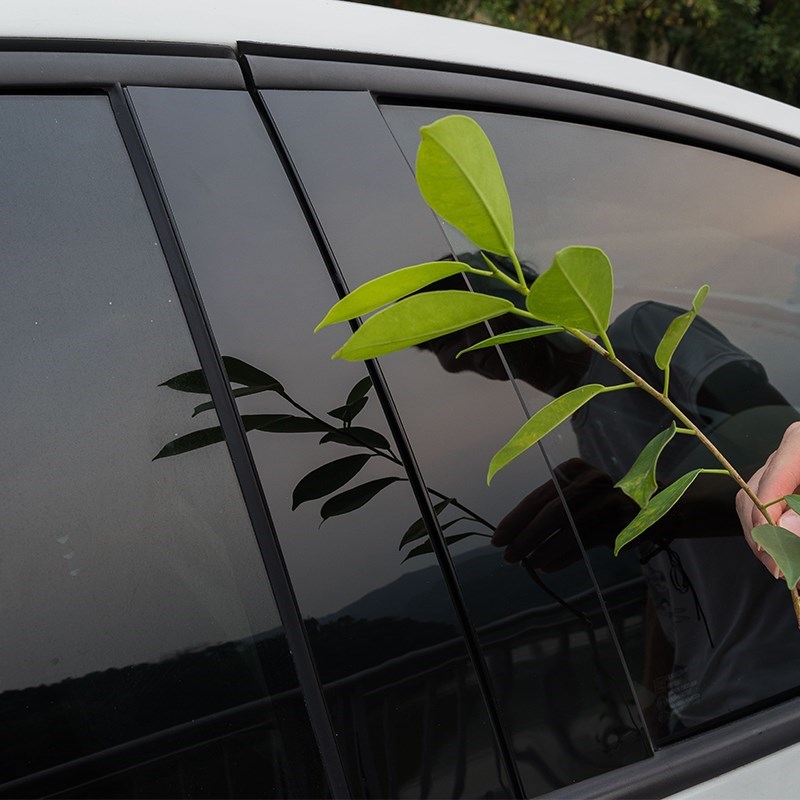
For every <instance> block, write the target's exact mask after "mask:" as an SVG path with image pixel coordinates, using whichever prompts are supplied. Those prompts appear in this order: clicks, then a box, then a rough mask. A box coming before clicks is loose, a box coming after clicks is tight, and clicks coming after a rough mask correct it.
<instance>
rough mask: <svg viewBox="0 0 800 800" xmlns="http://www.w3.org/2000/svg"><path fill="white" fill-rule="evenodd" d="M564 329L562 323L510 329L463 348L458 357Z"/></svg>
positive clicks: (559, 331)
mask: <svg viewBox="0 0 800 800" xmlns="http://www.w3.org/2000/svg"><path fill="white" fill-rule="evenodd" d="M563 330H564V329H563V328H562V327H561V326H560V325H540V326H539V327H538V328H526V329H525V330H521V331H508V333H500V334H498V335H497V336H491V337H489V338H488V339H484V340H483V341H482V342H478V343H477V344H474V345H472V347H467V348H465V349H464V350H462V351H461V352H460V353H459V354H458V355H457V356H456V358H460V357H461V356H463V355H464V353H471V352H472V351H473V350H482V349H483V348H484V347H495V346H496V345H501V344H511V343H512V342H523V341H525V339H535V338H537V337H538V336H547V335H548V334H549V333H561V331H563Z"/></svg>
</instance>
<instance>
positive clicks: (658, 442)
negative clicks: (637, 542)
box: [614, 422, 675, 508]
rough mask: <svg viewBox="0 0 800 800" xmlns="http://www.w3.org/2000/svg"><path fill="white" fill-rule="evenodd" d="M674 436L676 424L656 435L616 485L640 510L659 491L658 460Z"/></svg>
mask: <svg viewBox="0 0 800 800" xmlns="http://www.w3.org/2000/svg"><path fill="white" fill-rule="evenodd" d="M673 436H675V423H674V422H673V423H672V424H671V425H670V426H669V428H666V429H665V430H663V431H661V433H659V434H656V435H655V436H654V437H653V438H652V439H651V440H650V441H649V442H648V443H647V444H646V445H645V446H644V447H643V448H642V452H641V453H639V455H638V456H637V457H636V461H634V462H633V466H631V468H630V469H629V470H628V472H627V473H626V474H625V476H624V477H623V478H621V479H620V480H619V481H617V482H616V483H615V484H614V486H616V487H617V488H618V489H622V491H623V492H625V494H626V495H628V497H630V498H631V500H634V501H635V502H636V503H637V504H638V505H639V507H640V508H644V507H645V506H646V505H647V503H648V502H649V500H650V498H651V497H652V496H653V494H654V492H655V491H656V489H658V482H657V481H656V466H657V465H658V458H659V456H660V455H661V452H662V451H663V450H664V448H665V447H666V446H667V443H668V442H670V441H671V440H672V437H673Z"/></svg>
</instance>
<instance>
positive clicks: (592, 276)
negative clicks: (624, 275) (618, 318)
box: [526, 247, 614, 334]
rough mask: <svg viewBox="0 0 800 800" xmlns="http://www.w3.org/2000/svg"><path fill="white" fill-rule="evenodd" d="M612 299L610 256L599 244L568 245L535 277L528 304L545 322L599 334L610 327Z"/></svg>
mask: <svg viewBox="0 0 800 800" xmlns="http://www.w3.org/2000/svg"><path fill="white" fill-rule="evenodd" d="M613 300H614V273H613V270H612V268H611V262H610V261H609V260H608V256H607V255H606V254H605V253H604V252H603V251H602V250H600V249H599V248H597V247H565V248H564V249H563V250H559V251H558V252H557V253H556V255H555V258H554V259H553V263H552V265H551V266H550V269H548V270H547V271H546V272H544V273H543V274H542V275H540V276H539V277H538V278H537V279H536V281H535V282H534V284H533V286H532V287H531V291H530V294H529V295H528V299H527V300H526V304H527V307H528V311H530V312H531V314H533V315H534V316H535V317H536V318H537V319H540V320H542V321H544V322H552V323H553V324H554V325H563V326H564V327H565V328H580V330H583V331H586V332H587V333H595V334H599V333H603V332H604V331H605V330H606V328H608V324H609V322H610V320H611V304H612V302H613Z"/></svg>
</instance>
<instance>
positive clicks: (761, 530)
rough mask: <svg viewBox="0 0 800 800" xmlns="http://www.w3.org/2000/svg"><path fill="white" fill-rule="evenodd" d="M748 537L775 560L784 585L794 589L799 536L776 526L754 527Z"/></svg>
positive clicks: (799, 577) (798, 575) (799, 562)
mask: <svg viewBox="0 0 800 800" xmlns="http://www.w3.org/2000/svg"><path fill="white" fill-rule="evenodd" d="M790 496H792V497H796V496H797V495H790ZM750 535H751V536H752V537H753V541H754V542H755V543H756V544H758V545H761V547H763V548H764V550H766V551H767V552H768V553H769V554H770V555H771V556H772V557H773V558H774V559H775V563H776V564H777V565H778V567H779V568H780V571H781V572H782V573H783V577H784V578H785V579H786V585H787V586H788V587H789V588H790V589H794V587H795V586H797V582H798V581H800V536H797V535H796V534H794V533H792V532H791V531H787V530H786V528H781V527H780V526H778V525H756V527H755V528H753V530H751V531H750Z"/></svg>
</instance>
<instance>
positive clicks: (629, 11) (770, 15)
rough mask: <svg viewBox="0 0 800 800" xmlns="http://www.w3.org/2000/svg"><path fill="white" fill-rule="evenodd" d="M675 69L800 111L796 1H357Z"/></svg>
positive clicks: (798, 8) (799, 12) (798, 12)
mask: <svg viewBox="0 0 800 800" xmlns="http://www.w3.org/2000/svg"><path fill="white" fill-rule="evenodd" d="M357 2H365V3H369V4H371V5H380V6H389V7H392V8H401V9H406V10H408V11H420V12H423V13H428V14H437V15H440V16H448V17H454V18H457V19H467V20H473V21H475V22H484V23H488V24H491V25H499V26H502V27H506V28H512V29H514V30H521V31H526V32H528V33H535V34H539V35H542V36H551V37H555V38H558V39H564V40H567V41H572V42H578V43H580V44H587V45H591V46H594V47H600V48H602V49H605V50H611V51H613V52H616V53H624V54H625V55H631V56H636V57H637V58H645V59H648V60H650V61H655V62H657V63H660V64H666V65H668V66H671V67H678V68H680V69H685V70H688V71H690V72H694V73H696V74H699V75H704V76H706V77H709V78H714V79H716V80H719V81H723V82H725V83H730V84H733V85H735V86H740V87H742V88H744V89H749V90H751V91H754V92H759V93H761V94H765V95H768V96H770V97H774V98H776V99H778V100H783V101H784V102H788V103H793V104H795V105H800V37H798V35H797V31H798V30H800V3H799V2H797V0H357Z"/></svg>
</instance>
